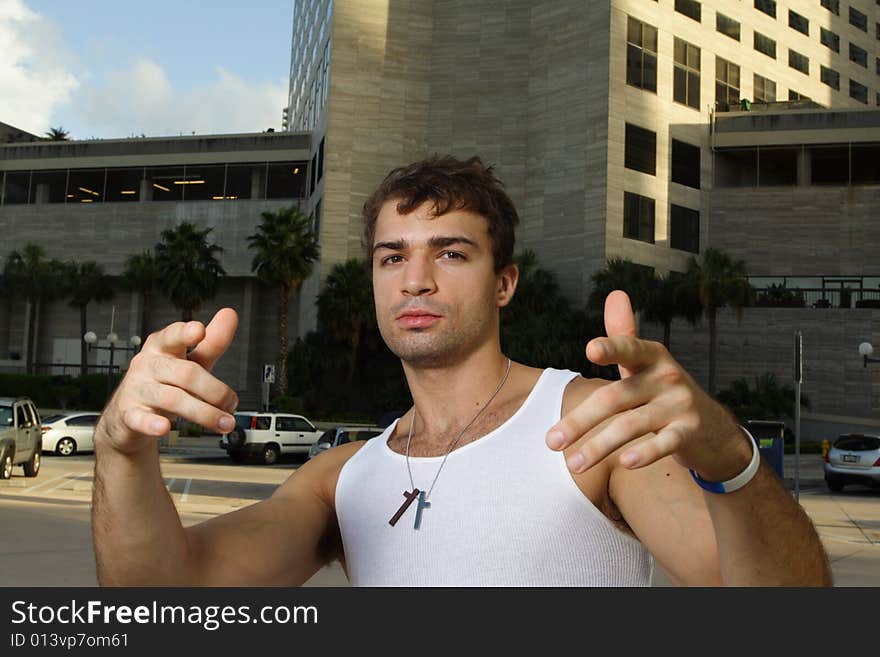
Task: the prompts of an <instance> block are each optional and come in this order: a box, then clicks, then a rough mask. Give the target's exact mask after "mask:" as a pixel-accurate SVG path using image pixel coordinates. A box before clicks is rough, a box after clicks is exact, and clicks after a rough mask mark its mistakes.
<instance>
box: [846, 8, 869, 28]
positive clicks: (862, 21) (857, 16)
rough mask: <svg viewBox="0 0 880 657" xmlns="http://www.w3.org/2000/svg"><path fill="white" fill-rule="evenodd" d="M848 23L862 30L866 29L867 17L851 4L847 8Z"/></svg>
mask: <svg viewBox="0 0 880 657" xmlns="http://www.w3.org/2000/svg"><path fill="white" fill-rule="evenodd" d="M849 24H850V25H852V26H853V27H857V28H859V29H860V30H861V31H862V32H867V31H868V17H867V16H866V15H865V14H863V13H862V12H860V11H859V10H858V9H856V8H855V7H852V6H850V8H849Z"/></svg>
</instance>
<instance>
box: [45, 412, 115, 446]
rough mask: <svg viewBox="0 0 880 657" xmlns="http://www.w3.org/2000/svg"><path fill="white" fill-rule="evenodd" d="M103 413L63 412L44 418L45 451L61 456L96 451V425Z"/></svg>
mask: <svg viewBox="0 0 880 657" xmlns="http://www.w3.org/2000/svg"><path fill="white" fill-rule="evenodd" d="M100 417H101V414H100V413H95V412H80V413H61V414H58V415H51V416H49V417H47V418H46V419H45V420H43V451H44V452H53V453H55V454H58V455H59V456H73V455H74V454H77V453H79V452H93V451H95V425H96V424H98V420H99V419H100Z"/></svg>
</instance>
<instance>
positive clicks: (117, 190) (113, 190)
mask: <svg viewBox="0 0 880 657" xmlns="http://www.w3.org/2000/svg"><path fill="white" fill-rule="evenodd" d="M143 177H144V170H143V168H138V169H107V200H108V201H112V202H114V203H130V202H132V201H139V200H140V197H141V179H142V178H143Z"/></svg>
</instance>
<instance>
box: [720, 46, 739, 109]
mask: <svg viewBox="0 0 880 657" xmlns="http://www.w3.org/2000/svg"><path fill="white" fill-rule="evenodd" d="M715 103H716V104H717V105H718V107H719V108H720V109H722V110H726V109H728V108H730V107H732V106H736V105H738V104H739V66H738V65H736V64H734V63H733V62H729V61H727V60H726V59H722V58H721V57H716V58H715Z"/></svg>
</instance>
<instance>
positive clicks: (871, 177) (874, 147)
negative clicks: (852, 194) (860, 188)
mask: <svg viewBox="0 0 880 657" xmlns="http://www.w3.org/2000/svg"><path fill="white" fill-rule="evenodd" d="M850 157H851V161H852V182H853V184H858V185H876V184H878V183H880V144H853V146H852V154H851V156H850Z"/></svg>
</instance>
